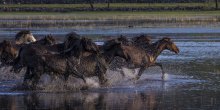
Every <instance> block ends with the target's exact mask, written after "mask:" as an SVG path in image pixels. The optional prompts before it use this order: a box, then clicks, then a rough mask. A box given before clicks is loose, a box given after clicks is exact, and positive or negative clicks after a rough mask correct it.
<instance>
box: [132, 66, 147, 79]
mask: <svg viewBox="0 0 220 110" xmlns="http://www.w3.org/2000/svg"><path fill="white" fill-rule="evenodd" d="M146 68H147V66H142V67H141V68H140V70H139V72H138V74H137V76H136V78H135V79H136V80H138V79H139V78H140V77H141V75H142V74H143V72H144V70H145V69H146Z"/></svg>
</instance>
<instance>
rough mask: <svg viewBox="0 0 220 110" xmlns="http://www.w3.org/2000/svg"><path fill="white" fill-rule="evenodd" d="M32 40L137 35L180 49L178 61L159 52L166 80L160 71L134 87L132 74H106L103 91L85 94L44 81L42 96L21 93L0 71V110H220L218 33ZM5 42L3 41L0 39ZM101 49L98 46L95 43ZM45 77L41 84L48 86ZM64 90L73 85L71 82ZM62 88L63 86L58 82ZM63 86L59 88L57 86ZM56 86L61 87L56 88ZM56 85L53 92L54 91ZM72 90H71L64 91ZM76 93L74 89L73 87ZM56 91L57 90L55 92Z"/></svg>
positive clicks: (169, 31)
mask: <svg viewBox="0 0 220 110" xmlns="http://www.w3.org/2000/svg"><path fill="white" fill-rule="evenodd" d="M18 30H20V29H2V30H1V31H0V36H2V37H3V38H6V37H7V38H13V36H14V35H15V33H16V32H17V31H18ZM32 31H33V33H34V34H35V35H37V36H43V35H44V34H49V33H53V34H54V35H55V36H56V37H63V36H64V35H65V34H66V33H68V32H70V31H75V32H77V33H79V34H80V35H85V36H89V37H90V38H92V39H94V40H95V41H103V40H107V39H109V37H107V36H113V37H116V36H118V35H121V34H123V35H128V36H129V37H133V36H136V35H138V34H140V33H143V34H149V35H152V38H153V41H156V40H157V39H159V38H162V37H164V36H167V37H171V38H172V39H173V40H174V42H175V43H176V44H177V46H178V47H179V48H180V53H179V54H178V55H176V54H174V53H171V52H169V51H168V50H166V51H164V52H163V53H162V55H161V56H160V57H159V58H158V62H160V63H162V64H163V66H164V68H165V71H166V73H167V74H166V80H165V81H163V80H161V70H160V68H159V67H152V68H149V69H147V70H146V71H145V73H144V74H143V76H141V79H140V80H138V81H133V80H130V78H132V75H133V74H132V71H131V70H129V69H126V68H125V69H123V70H124V71H125V72H126V77H124V78H123V77H122V76H121V75H120V73H119V71H113V70H108V72H107V76H108V78H109V81H110V85H109V86H108V87H100V86H98V85H96V83H97V80H96V79H91V84H93V85H96V86H93V87H91V88H89V89H88V90H81V91H75V90H71V89H68V90H66V91H63V90H62V89H60V88H61V87H60V86H62V84H60V81H59V80H56V81H50V80H48V81H43V82H42V85H43V86H42V87H44V88H45V89H44V90H37V91H23V90H16V89H14V87H16V86H17V85H19V84H20V83H21V82H22V78H23V75H22V73H20V74H14V73H9V70H10V69H8V68H4V69H1V73H0V75H1V78H0V108H1V109H18V110H19V109H20V110H22V109H59V110H60V109H71V110H72V109H85V110H88V109H89V110H93V109H99V110H103V109H118V110H121V109H123V110H124V109H135V110H143V109H146V110H154V109H159V110H161V109H162V110H163V109H166V110H173V109H178V110H179V109H181V110H182V109H184V110H192V109H193V110H201V109H202V110H203V109H204V110H211V109H212V110H219V109H220V86H219V85H220V68H219V67H220V60H219V59H220V38H219V36H220V28H218V27H184V28H183V27H180V28H178V27H176V28H171V27H170V28H127V27H126V28H76V29H60V30H59V29H32ZM4 36H5V37H4ZM99 43H102V42H99ZM48 77H49V76H45V77H43V78H42V79H41V80H47V79H48ZM71 79H72V81H69V83H68V84H69V85H74V84H75V83H76V82H77V83H78V82H80V83H81V81H78V80H75V79H74V78H70V80H71ZM61 82H62V81H61ZM62 83H63V82H62ZM56 84H60V85H59V87H58V86H56ZM54 85H55V86H54ZM69 87H72V86H69ZM74 87H75V86H74ZM57 89H58V90H57Z"/></svg>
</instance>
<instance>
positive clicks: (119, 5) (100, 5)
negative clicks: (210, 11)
mask: <svg viewBox="0 0 220 110" xmlns="http://www.w3.org/2000/svg"><path fill="white" fill-rule="evenodd" d="M179 6H180V7H197V6H201V7H206V8H210V7H215V3H213V2H210V3H111V4H110V7H111V8H122V7H127V8H143V7H155V8H157V7H179ZM0 7H8V8H10V7H11V8H16V7H17V8H22V7H24V8H27V7H35V8H37V7H39V8H89V7H90V5H89V4H7V5H3V4H1V5H0ZM94 7H96V8H103V7H107V4H106V3H98V4H94Z"/></svg>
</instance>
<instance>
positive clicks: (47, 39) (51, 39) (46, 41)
mask: <svg viewBox="0 0 220 110" xmlns="http://www.w3.org/2000/svg"><path fill="white" fill-rule="evenodd" d="M43 40H44V44H45V45H53V44H55V43H56V40H55V38H54V37H53V36H52V35H51V34H49V35H47V36H45V37H44V39H43Z"/></svg>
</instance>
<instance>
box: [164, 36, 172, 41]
mask: <svg viewBox="0 0 220 110" xmlns="http://www.w3.org/2000/svg"><path fill="white" fill-rule="evenodd" d="M162 40H164V41H170V40H171V39H170V38H169V37H164V38H163V39H162Z"/></svg>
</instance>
